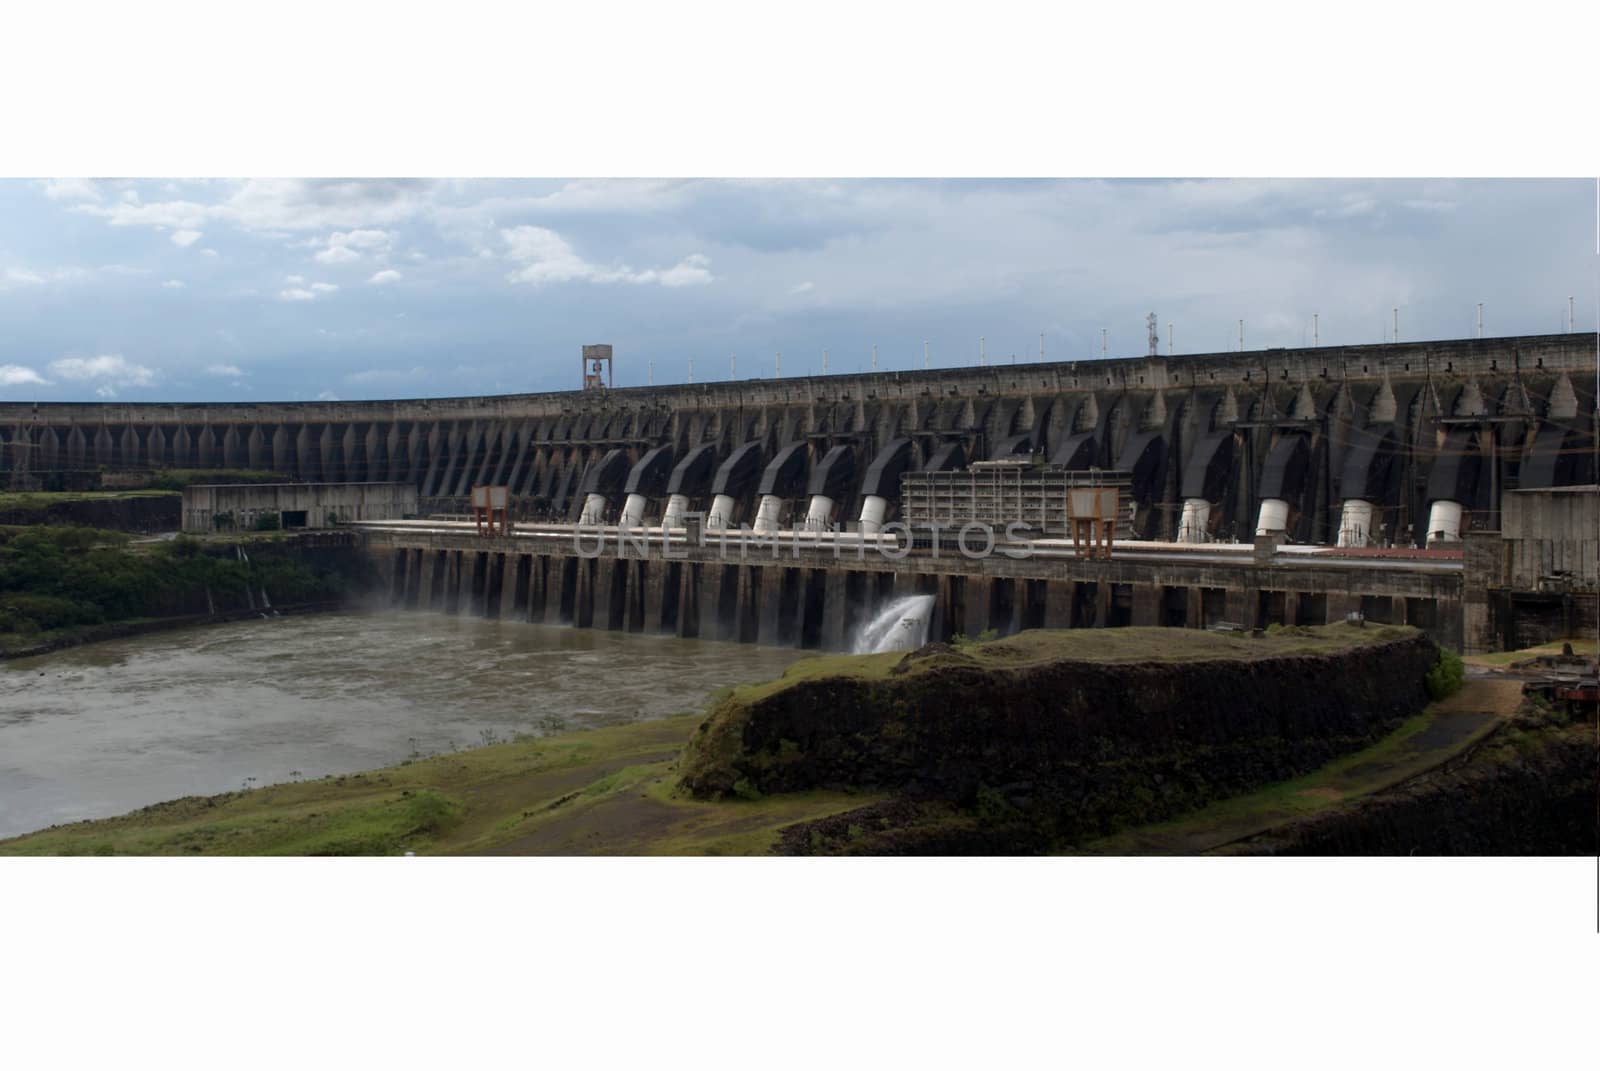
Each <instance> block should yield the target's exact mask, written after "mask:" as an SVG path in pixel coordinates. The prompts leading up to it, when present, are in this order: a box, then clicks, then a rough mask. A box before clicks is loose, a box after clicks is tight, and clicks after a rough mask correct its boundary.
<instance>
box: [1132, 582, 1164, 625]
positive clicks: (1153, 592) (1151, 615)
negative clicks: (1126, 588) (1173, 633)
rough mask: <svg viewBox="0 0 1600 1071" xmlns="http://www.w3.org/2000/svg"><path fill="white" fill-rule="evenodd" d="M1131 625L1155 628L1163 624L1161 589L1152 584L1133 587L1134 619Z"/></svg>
mask: <svg viewBox="0 0 1600 1071" xmlns="http://www.w3.org/2000/svg"><path fill="white" fill-rule="evenodd" d="M1130 624H1134V625H1138V626H1141V627H1153V626H1155V625H1159V624H1161V589H1160V588H1159V587H1156V586H1154V585H1152V584H1135V585H1133V617H1132V620H1131V622H1130Z"/></svg>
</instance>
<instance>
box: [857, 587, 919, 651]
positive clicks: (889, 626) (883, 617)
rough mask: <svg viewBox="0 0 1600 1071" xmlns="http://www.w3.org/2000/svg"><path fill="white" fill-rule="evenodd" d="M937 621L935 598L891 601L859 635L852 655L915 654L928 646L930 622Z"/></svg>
mask: <svg viewBox="0 0 1600 1071" xmlns="http://www.w3.org/2000/svg"><path fill="white" fill-rule="evenodd" d="M932 617H933V596H932V595H906V596H903V597H902V598H898V599H891V600H890V601H889V603H888V605H886V606H884V608H883V609H881V610H879V611H878V613H877V616H875V617H874V618H873V619H872V620H871V621H868V622H867V624H866V626H865V627H863V628H862V629H861V631H860V632H859V633H858V634H857V635H856V639H855V643H854V644H853V645H852V646H851V648H850V652H851V653H852V654H881V653H883V652H884V651H915V650H916V649H917V648H918V647H921V646H922V645H923V644H925V643H927V642H928V621H929V620H930V619H931V618H932Z"/></svg>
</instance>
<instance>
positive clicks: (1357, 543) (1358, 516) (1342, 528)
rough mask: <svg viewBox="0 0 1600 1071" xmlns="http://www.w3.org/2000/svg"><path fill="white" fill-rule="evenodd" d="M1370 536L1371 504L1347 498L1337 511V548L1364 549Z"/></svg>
mask: <svg viewBox="0 0 1600 1071" xmlns="http://www.w3.org/2000/svg"><path fill="white" fill-rule="evenodd" d="M1371 536H1372V503H1371V502H1367V501H1364V500H1363V499H1359V498H1347V499H1345V500H1344V505H1343V507H1341V508H1340V510H1339V546H1341V547H1364V546H1366V545H1367V541H1368V539H1370V538H1371Z"/></svg>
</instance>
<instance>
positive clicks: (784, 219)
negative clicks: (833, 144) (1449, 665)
mask: <svg viewBox="0 0 1600 1071" xmlns="http://www.w3.org/2000/svg"><path fill="white" fill-rule="evenodd" d="M1595 211H1596V188H1595V184H1594V183H1593V182H1592V181H1589V180H1577V181H1573V180H1523V181H1504V180H1474V181H1446V180H1370V181H1369V180H1328V181H1320V180H1282V181H1278V180H1256V179H1248V180H1209V181H1188V180H1158V181H1096V180H1081V179H1080V180H1063V181H1043V180H1019V181H1011V180H987V181H974V180H963V181H932V180H839V181H830V180H796V181H778V180H752V181H738V180H664V181H645V180H617V181H604V180H571V181H568V180H525V181H520V180H519V181H511V180H495V181H473V180H295V179H257V180H249V181H243V180H205V181H197V180H187V179H174V180H150V179H140V180H126V181H125V180H92V181H91V180H82V179H50V180H44V179H38V180H29V179H12V180H4V181H0V399H4V400H93V399H111V398H117V399H126V400H140V401H144V400H226V399H237V400H270V399H309V398H318V397H333V398H341V399H356V398H383V397H417V396H442V395H452V394H476V393H484V392H507V391H529V390H555V389H569V388H572V387H574V386H576V383H577V377H578V374H579V371H578V361H577V357H578V353H579V347H580V346H582V345H583V344H584V343H590V342H608V343H611V344H613V345H614V346H615V347H616V353H617V380H618V382H619V384H622V385H635V384H643V383H645V382H646V380H647V379H648V378H650V377H651V376H652V375H653V377H654V381H655V382H656V383H664V382H674V381H677V382H681V381H683V380H685V379H687V378H688V377H689V365H690V362H691V360H692V361H693V363H694V378H695V379H697V380H706V379H727V378H728V377H729V375H730V358H731V357H733V356H734V355H737V374H738V376H739V377H740V378H748V377H753V376H761V377H769V376H772V375H773V374H774V372H775V368H776V366H777V363H778V360H777V357H776V355H777V354H779V353H781V354H782V359H781V367H782V371H783V373H784V374H785V375H801V374H808V373H809V374H815V373H818V372H820V371H821V364H822V354H823V351H824V350H825V349H826V350H827V351H828V354H829V370H830V371H832V372H855V371H865V370H868V369H869V368H870V367H871V362H872V350H873V347H874V346H876V347H877V350H878V363H879V367H880V368H884V369H891V370H892V369H910V368H919V367H921V366H922V363H923V354H924V345H923V344H924V340H926V341H927V342H928V347H927V348H928V352H929V354H930V356H931V361H932V363H933V364H935V365H951V364H965V363H975V362H976V361H977V359H978V354H979V348H980V339H982V340H983V341H982V343H981V345H982V346H983V348H984V349H985V350H986V351H987V355H988V358H989V360H990V361H994V362H1009V361H1010V360H1011V359H1012V358H1013V355H1014V356H1015V359H1016V360H1018V361H1024V360H1036V359H1037V358H1038V353H1039V345H1040V335H1041V334H1043V336H1044V348H1045V355H1046V357H1047V358H1048V359H1065V358H1074V359H1084V358H1092V357H1097V356H1098V355H1099V353H1100V350H1101V331H1102V329H1105V330H1106V332H1107V340H1108V348H1109V352H1110V354H1111V355H1112V356H1119V355H1130V354H1138V353H1143V352H1144V351H1145V349H1146V332H1145V322H1144V320H1145V314H1146V313H1149V312H1152V311H1153V312H1155V313H1156V314H1157V316H1158V317H1159V322H1160V325H1161V349H1162V352H1166V349H1167V334H1168V328H1167V325H1168V324H1169V323H1171V324H1173V325H1174V331H1175V338H1176V352H1179V353H1195V352H1216V351H1220V350H1226V349H1230V348H1237V345H1238V330H1239V328H1238V321H1239V320H1240V319H1243V320H1244V321H1245V325H1244V326H1245V345H1246V347H1247V348H1250V349H1255V348H1259V347H1264V346H1284V345H1301V344H1302V343H1309V342H1310V341H1311V335H1310V332H1311V323H1312V315H1313V313H1316V314H1318V316H1319V323H1320V335H1321V341H1322V344H1324V345H1339V344H1353V343H1370V342H1381V341H1384V340H1385V338H1386V337H1387V333H1388V331H1389V329H1390V325H1391V324H1392V322H1393V313H1392V312H1391V310H1392V309H1393V308H1395V307H1397V306H1398V307H1399V310H1400V336H1401V338H1402V340H1405V339H1417V338H1445V337H1463V336H1467V335H1470V334H1471V333H1473V331H1474V322H1473V321H1474V316H1475V306H1476V303H1477V302H1479V301H1482V302H1484V303H1485V306H1486V308H1485V328H1486V333H1487V334H1517V333H1536V332H1546V331H1558V330H1564V329H1565V326H1566V315H1567V296H1568V295H1574V296H1575V297H1576V299H1577V301H1576V308H1577V314H1576V319H1577V327H1578V329H1579V330H1589V331H1592V330H1594V328H1595V308H1594V306H1595V293H1596V257H1595V235H1596V222H1595Z"/></svg>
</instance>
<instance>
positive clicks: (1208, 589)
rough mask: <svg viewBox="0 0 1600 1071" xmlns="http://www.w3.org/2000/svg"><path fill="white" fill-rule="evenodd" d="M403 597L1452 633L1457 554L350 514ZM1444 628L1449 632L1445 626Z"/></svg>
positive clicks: (473, 606) (633, 611) (397, 596)
mask: <svg viewBox="0 0 1600 1071" xmlns="http://www.w3.org/2000/svg"><path fill="white" fill-rule="evenodd" d="M353 527H354V528H355V529H357V530H358V531H360V532H361V533H362V537H363V539H364V540H365V541H366V545H367V547H368V550H369V552H370V553H371V554H372V555H374V557H376V558H377V559H378V561H379V563H380V565H381V567H382V570H383V574H384V576H385V578H386V589H385V590H386V592H387V595H388V597H389V598H390V599H391V600H392V602H393V603H394V604H395V605H397V606H401V607H405V608H408V609H418V610H434V611H440V612H446V613H475V614H481V615H483V616H486V617H491V618H498V619H502V620H520V621H528V622H535V623H542V624H551V625H557V624H559V625H571V626H575V627H580V628H606V629H613V630H621V631H634V632H655V633H666V634H674V635H678V636H684V637H699V638H704V639H718V640H731V641H737V642H745V643H766V644H778V645H783V646H801V647H815V648H821V649H827V650H846V649H848V647H849V639H850V637H851V636H853V635H855V634H856V632H857V631H858V630H859V629H860V628H861V626H862V625H863V624H864V623H865V622H866V621H868V620H870V619H871V617H872V615H873V614H874V613H875V612H876V611H877V610H878V609H879V608H881V607H882V606H883V605H884V604H885V603H886V602H887V601H888V600H890V599H893V598H896V597H903V596H906V595H915V594H924V595H931V596H933V597H934V608H933V613H932V620H931V623H930V631H929V636H930V638H932V639H948V638H949V637H951V636H954V635H958V634H965V635H972V636H976V635H978V634H981V633H983V632H986V631H988V630H991V629H992V630H994V631H996V632H998V633H1001V634H1004V633H1008V632H1014V631H1017V630H1020V629H1024V628H1043V627H1049V628H1081V627H1115V626H1118V625H1165V626H1172V627H1189V628H1202V627H1211V626H1216V625H1218V624H1221V623H1227V624H1232V625H1236V626H1238V627H1242V628H1256V627H1265V626H1267V625H1269V624H1274V623H1278V624H1322V623H1324V622H1326V621H1336V620H1341V619H1343V618H1344V617H1346V616H1347V615H1348V614H1350V613H1360V614H1362V615H1364V617H1365V618H1366V619H1367V620H1371V621H1379V622H1389V621H1392V622H1396V623H1406V624H1413V625H1417V626H1419V627H1422V628H1424V629H1427V630H1428V631H1429V632H1430V633H1431V634H1433V635H1435V636H1436V637H1437V638H1439V639H1440V640H1441V641H1442V642H1451V641H1452V639H1453V638H1455V637H1458V636H1459V632H1460V604H1461V588H1462V563H1461V558H1460V555H1459V554H1458V553H1455V552H1451V551H1434V552H1418V553H1415V554H1412V555H1409V556H1401V557H1396V556H1394V555H1393V554H1392V553H1391V554H1390V555H1389V556H1381V555H1373V554H1370V553H1365V552H1358V551H1350V552H1339V551H1330V550H1328V549H1326V548H1303V547H1283V546H1275V545H1273V543H1271V542H1270V541H1269V542H1267V543H1265V544H1263V545H1260V546H1257V545H1218V544H1210V545H1204V546H1196V545H1192V544H1157V543H1147V544H1139V543H1119V544H1118V546H1117V548H1116V556H1115V557H1113V558H1112V559H1110V560H1088V559H1079V558H1078V557H1077V556H1076V554H1075V553H1074V552H1073V549H1072V547H1071V545H1070V543H1068V542H1066V541H1062V540H1049V539H1036V540H1029V541H1027V542H1026V545H1025V546H1024V545H1022V544H1018V543H1011V544H1007V543H1005V542H1004V541H1001V540H996V541H994V543H993V545H992V546H987V547H984V546H981V545H973V546H971V547H969V548H967V550H968V552H966V553H963V552H960V551H956V552H943V553H941V552H940V551H938V550H937V549H933V550H916V549H912V548H911V547H910V546H908V545H907V543H906V542H905V541H903V540H901V539H898V538H896V537H894V536H892V535H876V536H866V537H863V536H861V535H859V534H857V533H819V532H808V531H792V532H779V533H775V535H772V534H763V533H754V532H738V533H729V534H724V533H717V532H709V531H702V532H701V533H700V534H698V535H691V533H690V532H689V531H687V530H682V529H680V530H668V531H666V532H663V531H662V530H661V529H659V528H657V529H643V530H624V529H618V528H616V527H597V528H587V529H586V528H583V527H580V526H557V525H548V526H537V527H531V528H527V529H524V530H518V531H515V532H514V533H513V534H512V535H510V536H508V537H498V538H482V537H479V536H477V535H476V534H475V533H474V532H473V530H472V528H471V526H470V525H466V524H456V523H451V522H437V521H411V522H367V523H364V524H360V525H355V526H353ZM1455 642H1456V643H1459V639H1455Z"/></svg>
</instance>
